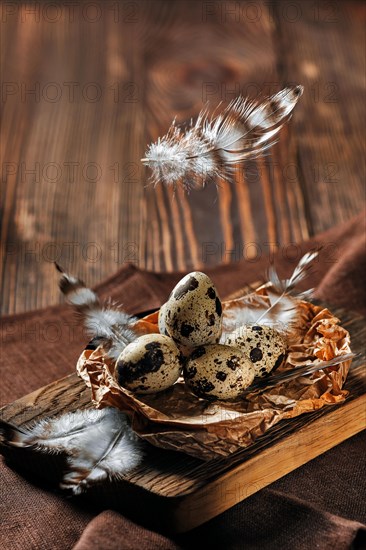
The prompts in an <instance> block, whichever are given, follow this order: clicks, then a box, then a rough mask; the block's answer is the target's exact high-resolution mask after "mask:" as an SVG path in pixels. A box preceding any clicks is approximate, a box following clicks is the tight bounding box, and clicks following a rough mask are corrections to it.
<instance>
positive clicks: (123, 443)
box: [0, 408, 142, 494]
mask: <svg viewBox="0 0 366 550" xmlns="http://www.w3.org/2000/svg"><path fill="white" fill-rule="evenodd" d="M0 431H1V432H2V435H3V438H4V443H5V444H6V445H9V446H12V447H22V448H32V449H34V450H37V451H41V452H45V453H52V454H58V453H66V454H67V470H66V471H65V472H64V477H63V480H62V483H61V485H60V486H61V488H63V489H70V490H71V491H72V492H73V493H74V494H79V493H81V492H82V491H84V490H85V489H87V488H88V487H90V486H91V485H93V484H95V483H98V482H100V481H102V480H104V479H106V478H110V479H120V478H121V477H123V475H124V474H125V473H127V472H129V471H130V470H132V469H133V468H135V467H136V466H137V465H138V464H139V463H140V462H141V460H142V451H141V444H140V440H139V438H138V437H137V436H136V435H135V434H134V432H133V431H132V429H131V428H130V425H129V424H128V422H127V417H126V415H125V414H123V413H122V412H120V411H119V410H117V409H113V408H106V409H102V410H94V409H90V410H85V411H84V410H79V411H76V412H73V413H67V414H64V415H62V416H60V417H58V418H51V419H46V420H41V421H40V422H38V423H36V424H35V425H34V426H31V427H24V428H23V427H22V428H18V427H16V426H13V425H11V424H8V423H6V422H3V421H0Z"/></svg>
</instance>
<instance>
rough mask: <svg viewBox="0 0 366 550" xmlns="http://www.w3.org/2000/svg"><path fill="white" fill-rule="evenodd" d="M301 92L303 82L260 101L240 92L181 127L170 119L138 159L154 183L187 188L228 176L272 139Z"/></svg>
mask: <svg viewBox="0 0 366 550" xmlns="http://www.w3.org/2000/svg"><path fill="white" fill-rule="evenodd" d="M302 92H303V87H302V86H294V87H288V88H284V89H283V90H281V91H280V92H278V93H277V94H275V95H273V96H271V97H269V98H267V99H266V100H265V101H263V102H262V103H260V104H259V105H258V104H256V103H253V102H250V101H248V100H247V99H245V98H243V97H238V98H236V99H235V100H233V101H232V102H231V103H230V104H229V105H228V106H227V107H226V109H225V110H224V111H223V112H222V113H221V114H219V115H217V116H212V117H209V115H208V111H207V107H206V108H205V109H203V111H201V113H200V114H199V116H198V118H197V120H196V122H195V123H194V124H193V123H191V125H190V126H189V127H188V128H187V129H186V130H185V131H184V130H183V129H182V128H179V127H178V126H176V125H175V121H174V122H173V124H172V125H171V127H170V128H169V130H168V132H167V134H166V135H165V136H164V137H162V138H159V139H158V141H157V142H155V143H152V144H151V145H150V146H149V148H148V150H147V152H146V158H144V159H142V162H143V163H144V164H147V165H148V166H149V167H150V168H151V170H152V180H153V182H154V183H155V184H156V183H157V182H159V181H162V182H163V183H165V184H172V185H176V184H177V183H179V182H181V183H182V184H183V185H184V187H186V188H190V187H192V186H197V185H204V184H205V183H206V182H207V181H210V180H213V179H214V178H216V177H219V178H224V179H227V178H228V177H229V176H230V174H231V173H232V170H233V168H234V166H235V165H236V164H238V163H241V162H243V161H246V160H249V159H254V158H257V157H258V156H260V155H262V154H263V153H264V152H265V151H266V150H267V149H268V148H269V147H271V146H272V145H273V144H274V143H275V141H276V139H277V134H278V132H279V131H280V130H281V128H282V126H283V125H284V124H285V123H286V122H287V121H288V120H289V119H290V117H291V113H292V110H293V109H294V107H295V105H296V103H297V101H298V99H299V97H300V96H301V94H302Z"/></svg>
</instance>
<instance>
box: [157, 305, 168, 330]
mask: <svg viewBox="0 0 366 550" xmlns="http://www.w3.org/2000/svg"><path fill="white" fill-rule="evenodd" d="M165 306H166V304H163V305H162V306H161V307H160V310H159V316H158V327H159V332H160V334H165V336H168V333H167V330H166V326H165Z"/></svg>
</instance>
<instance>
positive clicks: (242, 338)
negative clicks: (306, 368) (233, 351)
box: [225, 325, 286, 376]
mask: <svg viewBox="0 0 366 550" xmlns="http://www.w3.org/2000/svg"><path fill="white" fill-rule="evenodd" d="M225 344H226V345H229V346H234V347H235V348H239V349H240V350H242V351H243V352H244V353H245V354H246V355H247V356H248V357H249V358H250V360H251V361H252V363H253V366H254V370H255V375H256V376H265V375H266V374H267V373H269V372H271V371H272V370H274V369H276V368H278V367H279V366H280V365H281V363H282V361H283V359H284V357H285V353H286V341H285V339H284V338H283V336H282V335H281V334H280V333H279V332H277V330H274V329H273V328H271V327H268V326H259V325H245V326H243V327H239V328H237V329H236V330H235V332H233V333H231V334H230V335H229V336H228V337H227V338H226V339H225Z"/></svg>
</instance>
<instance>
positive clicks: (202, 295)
mask: <svg viewBox="0 0 366 550" xmlns="http://www.w3.org/2000/svg"><path fill="white" fill-rule="evenodd" d="M162 315H163V316H164V317H163V318H162V320H161V323H162V324H163V326H164V327H165V329H166V331H167V332H168V334H169V336H171V337H172V338H173V340H174V341H175V342H177V343H178V344H181V345H183V346H186V347H188V348H189V347H195V346H199V345H204V344H212V343H216V342H218V340H219V338H220V335H221V330H222V306H221V301H220V298H219V296H218V294H217V291H216V289H215V286H214V284H213V282H212V281H211V279H210V278H209V277H208V276H207V275H205V274H204V273H201V272H200V271H193V272H192V273H188V275H186V276H185V277H183V279H181V281H179V283H178V284H177V285H176V286H175V287H174V289H173V291H172V293H171V295H170V297H169V300H168V301H167V302H166V304H165V305H164V308H163V314H162Z"/></svg>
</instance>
